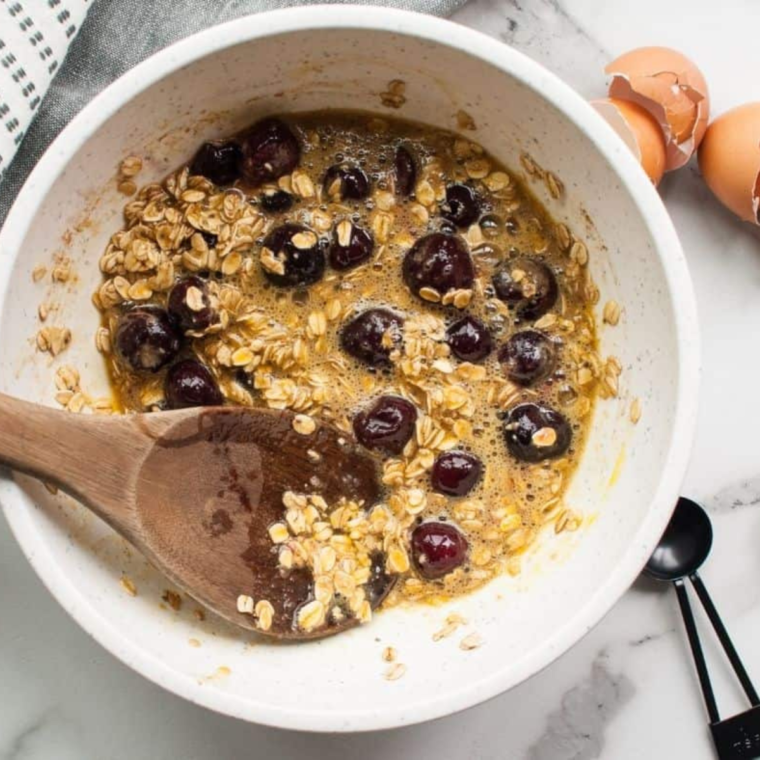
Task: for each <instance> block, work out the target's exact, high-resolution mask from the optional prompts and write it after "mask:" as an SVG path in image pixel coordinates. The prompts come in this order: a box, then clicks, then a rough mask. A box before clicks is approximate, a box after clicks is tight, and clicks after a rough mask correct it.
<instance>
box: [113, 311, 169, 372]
mask: <svg viewBox="0 0 760 760" xmlns="http://www.w3.org/2000/svg"><path fill="white" fill-rule="evenodd" d="M181 338H182V336H181V335H180V333H179V331H178V330H177V327H176V326H175V324H174V322H173V320H172V318H171V317H170V316H169V313H168V312H166V311H165V310H164V309H161V308H158V307H157V306H140V307H137V308H134V309H132V310H131V311H128V312H127V313H126V314H124V315H123V316H122V317H121V319H120V320H119V324H118V327H117V328H116V337H115V346H116V352H117V354H118V355H119V356H120V357H121V358H122V359H123V360H124V361H125V362H126V363H127V364H129V366H130V367H131V368H132V369H134V370H137V371H138V372H141V371H150V372H156V371H157V370H159V369H161V367H163V366H165V365H166V364H168V363H169V362H170V361H171V360H172V359H174V357H175V356H176V355H177V353H178V352H179V349H180V345H181Z"/></svg>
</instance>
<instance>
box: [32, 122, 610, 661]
mask: <svg viewBox="0 0 760 760" xmlns="http://www.w3.org/2000/svg"><path fill="white" fill-rule="evenodd" d="M125 163H128V165H127V166H126V168H123V171H122V174H123V178H122V184H124V183H125V182H128V183H129V192H131V193H135V194H134V195H132V197H131V200H130V201H129V202H128V203H127V205H126V207H125V210H124V216H125V225H124V227H123V229H121V230H120V231H118V232H116V233H115V234H114V235H113V237H112V238H111V241H110V243H109V245H108V248H107V250H106V251H105V253H104V254H103V256H102V258H101V262H100V266H101V269H102V271H103V275H104V280H103V283H102V285H101V287H100V288H99V290H98V291H97V292H96V293H95V294H94V301H95V304H96V306H97V307H98V308H99V309H100V310H101V312H102V315H103V323H102V325H103V326H102V327H101V328H100V330H99V331H98V334H97V336H96V340H97V345H98V347H99V348H100V350H101V351H102V352H103V354H104V355H105V356H106V358H107V361H108V367H109V371H110V374H111V378H112V382H113V388H114V391H115V396H116V399H117V401H118V404H119V406H120V410H122V411H132V412H142V411H155V410H163V409H169V408H180V407H186V406H197V405H215V404H221V403H226V404H235V405H245V406H267V407H270V408H274V409H288V410H292V411H294V412H297V413H298V416H297V417H296V418H295V420H294V423H293V424H294V427H295V428H296V430H298V431H299V432H303V433H304V434H309V433H310V432H311V431H312V430H313V429H314V426H315V425H317V424H319V423H320V422H321V421H327V422H330V423H332V424H333V425H335V426H337V427H338V428H340V429H341V430H343V431H345V433H346V435H347V436H355V437H356V438H357V439H358V440H359V442H360V443H361V444H363V445H364V446H366V447H367V448H368V449H370V450H371V451H373V452H375V453H376V454H378V455H379V457H380V458H381V463H382V464H381V467H382V475H381V477H382V482H383V484H384V485H385V486H386V493H385V497H384V499H383V501H382V503H380V504H377V505H364V504H357V503H353V502H350V501H342V502H340V503H331V501H330V494H297V493H290V492H288V493H285V494H283V519H282V521H281V522H278V523H276V524H274V525H272V526H271V528H270V536H271V539H272V545H273V551H277V552H279V561H280V565H281V567H282V569H283V572H289V571H290V569H291V568H294V567H308V568H309V569H310V571H311V573H312V575H313V577H314V594H313V599H312V600H311V601H309V603H308V604H306V605H304V606H303V607H302V608H301V609H300V610H299V613H298V615H297V620H296V621H294V623H295V624H296V625H298V626H299V627H301V628H303V629H305V630H314V629H316V628H318V627H319V626H321V625H324V624H325V620H326V618H327V617H328V616H331V615H332V616H336V615H342V614H350V615H354V616H356V617H357V618H359V619H360V620H362V621H365V620H368V619H369V618H370V617H371V613H372V609H371V605H370V603H369V599H368V595H367V594H365V593H364V589H363V586H364V584H365V583H366V582H367V580H368V578H369V575H370V568H371V565H372V561H373V559H372V558H373V556H376V554H377V552H382V556H383V561H384V563H385V571H386V572H387V573H388V574H391V575H393V576H396V577H397V578H398V580H397V582H396V583H395V586H394V588H393V590H392V591H391V593H390V595H389V596H388V598H387V599H386V601H385V604H386V605H388V604H394V603H397V602H398V601H400V600H402V599H415V600H425V601H435V600H439V599H444V598H448V597H450V596H451V595H453V594H457V593H462V592H467V591H470V590H472V589H475V588H477V587H479V586H481V585H482V584H483V583H485V582H486V581H488V580H489V579H490V578H493V577H494V576H496V575H498V574H500V573H502V572H505V571H506V572H508V573H511V574H517V573H519V571H520V563H521V557H522V555H523V553H524V552H525V550H526V548H527V547H528V546H530V544H531V543H532V542H533V541H534V540H535V539H536V536H537V534H538V532H539V531H540V530H541V528H542V527H543V526H545V525H546V524H547V523H552V524H553V526H554V530H555V531H556V532H561V531H563V530H574V529H577V528H578V527H579V525H580V524H581V519H582V518H581V515H580V514H578V513H575V512H573V511H571V509H569V508H567V507H566V506H565V505H564V503H563V492H564V489H565V487H566V485H567V482H568V479H569V477H570V476H571V474H572V472H573V469H574V467H575V465H576V463H577V461H578V458H579V455H580V453H581V451H582V449H583V444H584V440H585V437H586V428H587V425H588V423H589V419H590V416H591V415H590V413H591V410H592V408H593V404H594V401H595V399H596V397H597V396H602V397H609V396H613V395H617V379H618V375H619V373H620V366H619V364H618V363H617V362H616V361H615V360H614V359H610V360H607V361H606V362H605V361H602V360H601V359H600V358H599V356H598V355H597V350H596V326H595V321H594V317H593V315H592V312H591V306H592V305H593V304H594V303H595V302H596V300H598V291H597V289H596V287H595V285H594V284H593V282H592V281H591V279H590V276H589V274H588V268H587V264H588V253H587V250H586V247H585V245H584V244H583V242H582V241H580V240H578V239H577V238H575V237H574V236H573V234H572V233H571V232H570V231H569V230H568V229H567V227H565V226H564V225H556V224H554V223H553V222H552V220H551V219H550V217H549V216H548V215H547V213H546V211H545V210H544V209H543V207H542V206H541V205H540V203H539V202H538V201H537V200H536V199H535V198H534V197H533V196H532V195H531V193H530V192H529V190H528V189H527V188H526V186H525V185H524V184H523V182H522V181H521V180H519V179H518V178H517V175H516V174H514V173H511V172H510V171H508V170H507V169H506V168H504V167H503V166H501V165H499V164H498V163H497V162H496V161H495V160H494V159H493V158H492V157H491V156H489V155H488V154H486V153H485V152H484V151H483V149H482V148H480V147H479V146H478V145H477V144H475V143H474V142H472V141H470V140H467V139H464V138H462V137H460V136H458V135H455V134H453V133H450V132H445V131H440V130H436V129H433V128H430V127H427V126H422V125H419V124H413V123H409V122H404V121H400V120H393V119H385V118H384V119H382V120H381V119H379V118H376V117H373V116H371V115H369V114H361V113H345V112H343V113H336V112H324V113H316V114H306V115H297V116H288V117H285V118H284V119H283V120H280V119H272V118H270V119H265V120H264V121H262V122H259V123H257V124H255V125H254V126H253V127H252V128H251V129H250V130H249V131H247V132H245V133H243V134H242V135H238V136H236V137H234V138H231V139H230V140H228V141H226V142H220V143H207V144H205V145H203V146H201V148H200V149H199V151H198V153H197V154H196V156H195V157H194V158H193V160H192V161H191V163H190V165H189V166H185V167H181V168H179V169H178V170H177V171H175V172H173V173H172V174H171V175H170V176H169V177H167V178H166V180H165V181H164V182H162V183H160V184H158V183H155V184H150V185H146V186H143V187H140V186H139V177H138V176H137V175H138V173H139V170H140V163H139V160H138V159H130V160H129V162H125ZM523 168H524V169H525V170H526V173H527V174H528V175H529V176H532V177H534V178H535V177H536V176H541V177H542V178H543V180H544V181H545V182H546V185H547V188H548V189H549V191H550V192H551V193H552V194H553V195H557V196H558V195H560V194H561V193H562V186H561V183H560V182H559V180H557V178H555V177H554V176H553V175H550V174H548V173H543V172H542V170H540V169H539V168H538V167H536V165H535V164H533V162H532V161H530V159H528V158H527V157H526V158H525V163H524V166H523ZM619 316H620V311H619V307H618V308H617V310H616V309H615V305H613V306H609V305H608V308H605V312H604V318H605V321H608V322H610V323H611V324H614V323H615V322H616V321H617V319H618V318H619ZM67 339H68V338H67V336H66V335H59V334H56V335H48V336H47V337H46V338H45V340H48V341H49V342H50V344H51V346H58V345H59V344H62V343H64V342H65V341H66V340H67ZM299 427H300V428H301V429H300V430H299ZM314 456H315V457H318V456H320V454H319V452H314ZM238 608H239V611H240V612H241V614H252V615H255V616H256V618H257V619H259V618H261V627H262V628H266V626H267V617H268V616H269V624H271V605H269V603H268V602H267V601H266V600H253V599H252V598H251V597H250V596H247V595H245V593H244V589H241V597H240V599H239V602H238ZM474 646H477V642H476V641H475V640H474V639H473V640H472V641H468V642H467V643H466V644H465V643H464V642H463V647H465V648H472V647H474Z"/></svg>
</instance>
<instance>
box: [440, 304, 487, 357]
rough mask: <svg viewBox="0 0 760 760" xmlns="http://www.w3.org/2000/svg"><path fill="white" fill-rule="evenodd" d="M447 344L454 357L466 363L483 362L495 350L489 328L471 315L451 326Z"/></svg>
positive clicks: (447, 334) (447, 332)
mask: <svg viewBox="0 0 760 760" xmlns="http://www.w3.org/2000/svg"><path fill="white" fill-rule="evenodd" d="M446 342H447V343H448V344H449V347H450V348H451V352H452V353H453V354H454V356H456V357H457V359H461V360H462V361H465V362H479V361H482V360H483V359H485V358H486V357H487V356H488V354H490V353H491V349H492V348H493V341H492V340H491V333H490V332H488V328H487V327H486V326H485V325H484V324H483V323H482V322H481V321H480V320H479V319H475V317H471V316H469V315H468V316H466V317H462V319H459V320H457V321H456V322H454V324H452V325H450V326H449V328H448V329H447V330H446Z"/></svg>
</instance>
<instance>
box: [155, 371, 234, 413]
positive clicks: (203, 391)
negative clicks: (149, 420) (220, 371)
mask: <svg viewBox="0 0 760 760" xmlns="http://www.w3.org/2000/svg"><path fill="white" fill-rule="evenodd" d="M164 396H165V397H166V403H167V404H168V406H169V408H170V409H185V408H187V407H192V406H221V404H223V403H224V396H223V395H222V392H221V391H220V390H219V386H218V385H217V382H216V380H215V379H214V376H213V375H212V374H211V372H210V371H209V369H208V367H206V365H205V364H201V363H200V362H199V361H197V360H196V359H183V360H182V361H180V362H177V363H176V364H174V365H172V366H171V367H170V368H169V371H168V372H167V373H166V379H165V381H164Z"/></svg>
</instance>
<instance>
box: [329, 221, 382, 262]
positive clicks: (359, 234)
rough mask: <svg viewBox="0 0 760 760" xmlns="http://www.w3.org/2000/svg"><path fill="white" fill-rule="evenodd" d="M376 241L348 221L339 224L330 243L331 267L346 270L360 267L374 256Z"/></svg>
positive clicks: (368, 233) (366, 232)
mask: <svg viewBox="0 0 760 760" xmlns="http://www.w3.org/2000/svg"><path fill="white" fill-rule="evenodd" d="M374 246H375V241H374V239H373V237H372V234H371V233H370V232H368V231H367V230H365V229H364V228H363V227H359V225H357V224H352V223H351V222H349V221H348V219H344V220H343V221H342V222H339V223H338V225H337V226H336V228H335V231H334V232H333V237H332V241H331V243H330V253H329V257H330V266H331V267H332V268H333V269H339V270H345V269H351V268H352V267H355V266H359V264H363V263H364V262H365V261H367V260H368V259H369V258H370V256H372V250H373V248H374Z"/></svg>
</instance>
